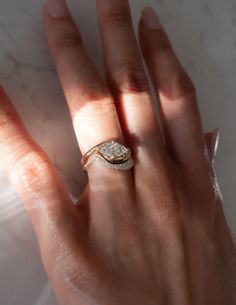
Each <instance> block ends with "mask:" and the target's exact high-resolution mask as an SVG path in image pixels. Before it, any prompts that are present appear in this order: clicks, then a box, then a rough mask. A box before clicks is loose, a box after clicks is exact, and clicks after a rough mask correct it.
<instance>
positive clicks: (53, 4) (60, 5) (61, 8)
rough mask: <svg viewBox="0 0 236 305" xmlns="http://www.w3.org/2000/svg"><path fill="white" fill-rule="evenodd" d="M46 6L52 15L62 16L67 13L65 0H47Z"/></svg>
mask: <svg viewBox="0 0 236 305" xmlns="http://www.w3.org/2000/svg"><path fill="white" fill-rule="evenodd" d="M46 7H47V10H48V12H49V14H50V15H51V16H52V17H56V18H58V17H64V16H67V15H68V14H69V11H68V8H67V5H66V2H65V0H48V1H47V4H46Z"/></svg>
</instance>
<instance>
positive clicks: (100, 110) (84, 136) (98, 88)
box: [44, 0, 132, 225]
mask: <svg viewBox="0 0 236 305" xmlns="http://www.w3.org/2000/svg"><path fill="white" fill-rule="evenodd" d="M55 4H56V6H55ZM44 21H45V27H46V34H47V39H48V44H49V48H50V50H51V53H52V56H53V59H54V62H55V65H56V69H57V72H58V75H59V78H60V81H61V84H62V87H63V90H64V93H65V96H66V99H67V102H68V105H69V109H70V113H71V117H72V120H73V124H74V129H75V133H76V136H77V139H78V143H79V146H80V150H81V152H82V154H84V153H86V152H87V151H88V150H90V149H91V148H92V147H94V146H95V145H97V144H100V143H101V142H104V141H107V140H111V139H117V140H118V141H119V142H123V139H122V133H121V129H120V125H119V121H118V116H117V112H116V108H115V104H114V101H113V98H112V96H111V94H110V92H109V90H108V88H107V86H106V85H105V83H104V82H103V81H102V80H101V78H100V77H99V75H98V72H97V71H96V69H95V67H94V66H93V64H92V63H91V62H90V60H89V59H88V56H87V54H86V51H85V49H84V47H83V44H82V39H81V36H80V33H79V31H78V29H77V27H76V25H75V23H74V21H73V19H72V17H71V15H70V13H69V11H68V8H67V7H66V4H65V1H64V0H50V1H48V3H47V5H46V7H45V10H44ZM97 165H98V166H99V163H98V162H96V161H93V162H91V165H89V166H88V175H89V201H90V202H91V203H92V204H90V205H89V213H90V215H89V216H90V217H91V219H92V220H91V221H92V222H93V220H94V219H95V220H94V221H98V222H100V223H103V224H104V221H103V218H102V217H97V216H98V215H106V216H107V215H108V214H107V213H110V216H111V218H110V219H112V215H113V214H115V213H116V212H114V209H117V210H119V209H121V207H122V209H126V208H127V205H128V202H127V201H126V200H122V199H123V198H125V196H126V194H127V192H128V191H129V189H130V188H132V174H131V171H119V170H116V171H115V170H110V169H107V168H104V167H101V166H99V167H97ZM115 192H117V193H119V195H120V196H119V198H118V199H114V198H116V197H115V196H114V193H115ZM111 202H112V205H111ZM111 209H112V211H111ZM117 213H118V212H117ZM106 219H107V217H106ZM93 223H94V222H93ZM103 224H101V225H103Z"/></svg>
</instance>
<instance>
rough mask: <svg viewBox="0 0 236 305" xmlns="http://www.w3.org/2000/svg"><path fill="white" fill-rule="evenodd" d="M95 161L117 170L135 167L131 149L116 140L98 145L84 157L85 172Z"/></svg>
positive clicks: (82, 162) (82, 160)
mask: <svg viewBox="0 0 236 305" xmlns="http://www.w3.org/2000/svg"><path fill="white" fill-rule="evenodd" d="M94 160H96V161H99V162H100V164H101V165H104V166H106V167H108V168H111V169H116V170H129V169H131V168H132V167H133V166H134V161H133V158H132V156H131V151H130V149H129V148H128V147H126V146H124V145H122V144H120V143H118V142H116V141H114V140H112V141H106V142H103V143H101V144H98V145H96V146H95V147H93V148H92V149H90V150H89V151H88V152H87V153H86V154H85V155H84V156H83V157H82V159H81V164H82V166H83V169H84V171H86V169H87V167H88V165H89V164H90V163H91V162H92V161H94Z"/></svg>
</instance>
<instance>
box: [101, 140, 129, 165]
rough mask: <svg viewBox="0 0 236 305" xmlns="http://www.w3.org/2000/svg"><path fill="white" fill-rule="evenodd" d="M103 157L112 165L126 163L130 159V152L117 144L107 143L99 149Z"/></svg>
mask: <svg viewBox="0 0 236 305" xmlns="http://www.w3.org/2000/svg"><path fill="white" fill-rule="evenodd" d="M99 151H100V153H101V154H102V155H103V157H104V158H105V159H106V160H108V161H109V162H112V163H121V162H126V161H127V160H128V159H129V158H130V155H131V154H130V150H129V149H128V148H126V147H125V146H124V145H122V144H120V143H117V142H114V141H112V142H107V143H104V144H102V145H101V146H100V147H99Z"/></svg>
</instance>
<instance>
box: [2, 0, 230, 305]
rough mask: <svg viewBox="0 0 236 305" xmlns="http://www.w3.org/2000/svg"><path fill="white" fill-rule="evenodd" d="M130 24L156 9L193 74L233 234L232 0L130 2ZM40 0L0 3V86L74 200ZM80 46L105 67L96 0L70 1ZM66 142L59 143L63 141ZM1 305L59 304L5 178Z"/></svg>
mask: <svg viewBox="0 0 236 305" xmlns="http://www.w3.org/2000/svg"><path fill="white" fill-rule="evenodd" d="M130 2H131V6H132V8H133V17H134V22H135V24H137V22H138V19H139V16H140V10H141V8H142V7H143V6H145V5H151V6H153V7H154V8H155V9H156V11H157V12H158V14H159V16H160V18H161V20H162V22H163V24H164V26H165V28H166V29H167V31H168V33H169V36H170V38H171V41H172V43H173V45H174V48H175V50H176V52H177V54H178V55H179V58H180V59H181V61H182V63H183V65H184V67H185V68H186V70H187V71H188V73H189V74H190V76H191V78H192V79H193V81H194V83H195V85H196V88H197V91H198V100H199V107H200V110H201V114H202V118H203V125H204V128H205V130H206V131H209V130H212V129H214V128H215V127H220V130H221V139H220V147H219V152H218V155H217V159H216V169H217V174H218V178H219V183H220V186H221V189H222V193H223V197H224V199H225V212H226V216H227V218H228V220H229V223H230V226H231V228H232V230H233V231H234V232H236V216H235V215H236V205H235V198H234V196H235V194H234V190H235V185H236V160H235V156H236V141H235V137H234V131H235V130H236V119H235V116H236V102H235V99H236V87H235V79H236V77H235V76H236V75H235V74H236V72H235V71H236V52H235V51H236V50H235V49H236V3H235V1H233V0H225V1H222V0H214V1H210V0H199V1H194V0H157V1H156V0H131V1H130ZM42 6H43V1H42V0H37V1H32V0H1V3H0V83H1V84H2V85H3V86H4V87H5V89H6V90H7V92H8V94H9V96H10V97H11V99H12V101H13V102H14V104H15V106H16V108H17V110H18V111H19V113H20V115H21V117H22V119H23V120H24V122H25V125H26V127H27V128H28V130H29V131H30V133H31V135H32V136H33V137H34V139H35V140H36V141H37V142H38V143H39V144H40V145H41V146H42V147H43V149H44V150H45V151H46V152H47V153H48V154H49V156H50V158H51V160H52V162H53V163H54V165H55V167H56V168H57V170H58V172H59V173H60V174H61V176H62V177H63V179H64V180H65V182H66V184H67V186H68V189H69V191H70V192H71V194H73V195H74V197H77V196H79V193H80V192H81V190H82V189H83V187H84V185H85V183H86V176H85V175H84V174H83V172H82V169H81V166H80V153H79V149H78V146H77V143H76V140H75V135H74V131H73V128H72V124H71V121H70V117H69V113H68V108H67V105H66V102H65V99H64V97H63V94H62V91H61V88H60V84H59V82H58V79H57V76H56V73H55V69H54V67H53V64H52V60H51V58H50V55H49V52H48V49H47V45H46V41H45V35H44V31H43V24H42V18H41V10H42ZM69 6H70V8H71V10H72V12H73V15H74V16H75V19H76V21H77V23H78V25H79V26H80V30H81V32H82V35H83V37H84V41H85V45H86V47H87V49H88V52H89V55H90V56H91V58H92V60H93V61H94V63H95V64H96V65H97V67H98V69H99V70H100V71H101V73H102V71H103V68H102V66H103V65H102V51H101V44H100V40H99V32H98V27H97V19H96V12H95V1H94V0H80V1H78V0H71V1H69ZM62 139H63V141H62ZM0 179H1V180H0V198H1V202H0V232H1V233H0V303H1V304H4V305H15V304H24V305H33V304H34V305H48V304H50V305H54V304H57V302H56V300H55V298H54V296H53V293H52V291H51V286H50V284H49V283H48V281H47V277H46V275H45V273H44V271H43V269H42V266H41V263H40V258H39V254H38V249H37V244H36V242H35V239H34V234H33V232H32V228H31V225H30V223H29V219H28V217H27V215H26V214H25V212H24V210H23V208H22V206H21V202H20V200H19V198H18V197H17V196H16V194H15V193H14V190H12V188H11V186H10V185H9V183H8V181H7V180H6V178H5V177H4V176H3V175H2V174H1V177H0Z"/></svg>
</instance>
